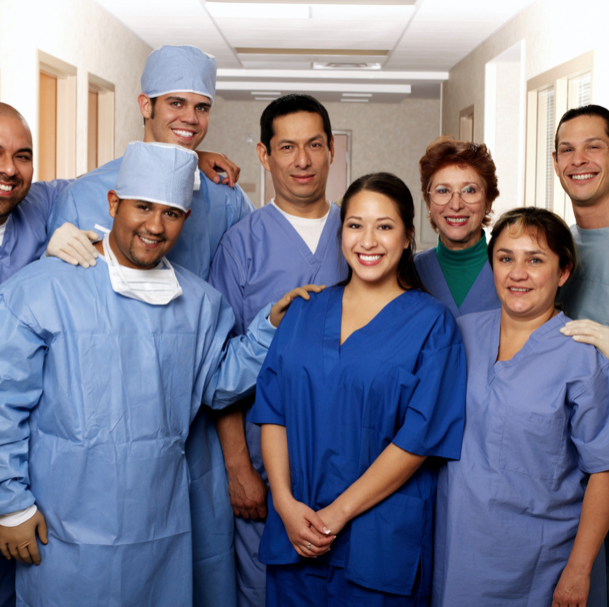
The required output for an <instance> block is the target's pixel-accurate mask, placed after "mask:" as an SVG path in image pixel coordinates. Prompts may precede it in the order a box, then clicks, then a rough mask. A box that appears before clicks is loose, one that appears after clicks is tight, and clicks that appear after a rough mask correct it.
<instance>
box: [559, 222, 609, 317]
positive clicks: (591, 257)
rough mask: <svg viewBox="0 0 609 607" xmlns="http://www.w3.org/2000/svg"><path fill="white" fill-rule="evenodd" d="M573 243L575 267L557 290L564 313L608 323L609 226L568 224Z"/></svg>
mask: <svg viewBox="0 0 609 607" xmlns="http://www.w3.org/2000/svg"><path fill="white" fill-rule="evenodd" d="M571 233H572V234H573V239H574V240H575V244H576V245H577V267H576V269H575V272H574V274H573V276H572V277H571V278H570V279H569V280H568V281H567V284H566V285H565V286H564V287H562V288H561V289H560V290H559V292H558V301H560V302H561V303H562V304H563V307H564V311H565V313H566V314H567V316H570V317H571V318H573V319H584V318H589V319H590V320H594V321H596V322H599V323H602V324H603V325H609V228H600V229H598V230H583V229H582V228H578V227H577V226H576V225H574V226H572V227H571Z"/></svg>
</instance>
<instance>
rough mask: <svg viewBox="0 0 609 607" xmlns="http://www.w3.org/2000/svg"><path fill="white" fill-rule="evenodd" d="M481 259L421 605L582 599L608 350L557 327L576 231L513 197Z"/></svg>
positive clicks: (602, 528) (562, 320)
mask: <svg viewBox="0 0 609 607" xmlns="http://www.w3.org/2000/svg"><path fill="white" fill-rule="evenodd" d="M489 259H490V261H491V264H492V266H493V270H494V282H495V286H496V289H497V294H498V296H499V300H500V301H501V309H500V310H491V311H487V312H481V313H477V314H468V315H466V316H462V317H461V318H460V319H459V321H458V324H459V328H460V330H461V334H462V337H463V342H464V344H465V352H466V357H467V369H468V376H467V405H466V423H465V432H464V435H463V448H462V453H461V460H460V461H452V462H448V463H447V464H446V465H445V466H443V467H442V469H441V470H440V472H439V478H438V494H437V507H436V525H435V535H434V551H435V552H434V576H433V589H432V606H433V607H471V606H472V605H481V606H482V605H484V607H542V606H543V607H550V606H552V607H572V606H578V607H579V606H581V607H583V606H584V605H586V601H587V600H588V599H589V598H590V600H589V601H588V605H591V604H592V600H591V599H592V595H590V597H589V596H588V593H589V590H590V573H591V570H592V564H593V562H594V560H595V557H596V555H597V554H598V552H599V548H600V547H601V545H602V542H603V539H604V537H605V535H606V533H607V530H608V528H609V472H607V471H609V384H608V378H609V372H608V369H609V361H608V360H607V359H606V358H605V357H604V356H603V355H602V354H600V353H599V352H598V351H597V350H596V349H595V348H594V347H593V346H591V345H588V344H583V343H578V342H575V341H574V340H572V339H571V338H570V337H567V336H565V335H563V334H562V333H561V332H560V329H561V328H562V327H563V326H564V325H565V324H566V323H567V322H568V320H569V319H568V318H567V317H565V315H564V314H563V313H562V312H559V311H558V310H557V309H556V308H555V305H554V302H555V298H556V292H557V290H558V288H559V287H560V286H562V285H563V284H565V282H566V281H567V280H568V279H569V276H570V274H571V271H572V269H573V268H574V267H575V264H576V253H575V245H574V243H573V239H572V236H571V232H570V231H569V228H568V227H567V225H566V224H565V223H564V221H562V219H560V218H559V217H558V216H557V215H554V214H553V213H550V212H549V211H546V210H545V209H540V208H535V207H528V208H523V209H514V210H512V211H509V212H508V213H506V214H504V215H503V216H502V217H501V218H500V219H499V221H498V222H497V223H496V224H495V226H494V228H493V232H492V237H491V240H490V243H489Z"/></svg>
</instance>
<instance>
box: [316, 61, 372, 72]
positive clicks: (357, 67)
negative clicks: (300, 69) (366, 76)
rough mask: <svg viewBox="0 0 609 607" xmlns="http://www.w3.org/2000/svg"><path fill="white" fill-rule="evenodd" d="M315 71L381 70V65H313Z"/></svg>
mask: <svg viewBox="0 0 609 607" xmlns="http://www.w3.org/2000/svg"><path fill="white" fill-rule="evenodd" d="M313 69H314V70H380V69H381V64H380V63H317V62H315V63H313Z"/></svg>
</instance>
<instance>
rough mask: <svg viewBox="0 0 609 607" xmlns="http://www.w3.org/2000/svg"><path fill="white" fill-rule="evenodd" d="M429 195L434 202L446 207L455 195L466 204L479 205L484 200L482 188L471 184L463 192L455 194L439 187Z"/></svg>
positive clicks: (457, 191) (456, 191)
mask: <svg viewBox="0 0 609 607" xmlns="http://www.w3.org/2000/svg"><path fill="white" fill-rule="evenodd" d="M427 193H428V194H429V197H430V198H431V201H432V202H434V203H435V204H437V205H439V206H444V205H446V204H448V203H449V202H450V201H451V200H452V199H453V196H454V195H455V194H458V195H459V196H460V197H461V200H462V201H463V202H464V203H465V204H477V203H478V202H480V201H481V200H482V197H483V195H484V190H483V189H482V188H481V187H480V186H477V185H475V184H470V185H466V186H465V187H464V188H462V189H461V190H455V191H454V192H453V191H452V190H449V189H448V188H446V187H444V186H441V185H439V186H438V187H437V188H435V189H434V190H432V191H431V192H427Z"/></svg>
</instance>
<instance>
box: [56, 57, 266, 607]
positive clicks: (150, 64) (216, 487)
mask: <svg viewBox="0 0 609 607" xmlns="http://www.w3.org/2000/svg"><path fill="white" fill-rule="evenodd" d="M215 81H216V62H215V59H214V58H213V57H209V56H208V55H205V54H204V53H202V52H201V51H199V50H198V49H196V48H194V47H190V46H164V47H162V48H161V49H158V50H156V51H154V52H152V53H151V55H150V56H149V58H148V60H147V62H146V67H145V69H144V72H143V74H142V94H141V95H140V96H139V98H138V101H139V103H140V110H141V112H142V115H143V117H144V121H145V127H144V141H147V142H153V141H156V142H164V143H175V144H178V145H181V146H183V147H185V148H187V149H192V150H194V149H196V147H197V146H198V145H199V144H200V143H201V141H202V140H203V137H204V136H205V134H206V132H207V126H208V121H209V118H210V112H211V106H212V104H213V100H214V95H215ZM121 162H122V159H121V158H118V159H116V160H113V161H112V162H109V163H108V164H105V165H104V166H102V167H100V168H98V169H96V170H94V171H92V172H91V173H88V174H87V175H85V176H84V177H81V178H80V179H78V180H77V181H76V182H75V183H74V184H73V185H72V186H71V187H70V188H69V189H68V190H67V191H66V192H64V194H62V197H61V199H60V200H59V202H58V204H57V206H56V209H55V211H54V212H53V214H52V216H51V219H50V229H51V230H54V229H56V228H57V227H59V226H61V225H63V223H64V222H70V223H73V224H74V225H76V226H77V227H79V228H80V229H86V230H93V229H98V230H99V229H100V228H104V229H109V228H110V227H111V225H112V219H111V217H110V216H109V215H108V212H107V208H106V204H105V202H104V201H105V197H106V193H107V192H108V190H110V189H112V188H113V187H114V184H115V183H116V177H117V174H118V171H119V168H120V166H121ZM197 176H198V179H197V181H198V182H200V185H199V184H197V183H195V191H194V193H193V203H192V207H191V209H192V212H191V216H190V217H189V219H188V221H187V222H186V223H185V224H184V229H183V231H182V234H181V236H180V238H179V240H178V242H177V244H176V246H175V247H174V248H173V249H172V250H171V252H170V253H169V254H168V259H169V260H170V261H172V262H175V263H178V264H180V265H182V266H183V267H185V268H186V269H187V270H190V271H191V272H193V273H194V274H196V275H197V276H198V277H199V278H202V279H203V280H207V277H208V274H209V267H210V264H211V261H212V259H213V256H214V254H215V251H216V249H217V247H218V243H219V242H220V239H221V238H222V236H223V234H224V233H225V232H226V230H227V229H228V228H230V227H231V226H232V225H234V224H235V223H237V222H238V221H239V220H240V219H242V218H243V217H245V216H247V215H249V214H250V213H251V212H252V210H253V208H254V207H253V205H252V204H251V202H250V201H249V200H248V198H247V196H246V195H245V194H244V193H243V191H242V190H241V189H240V188H239V187H238V186H236V187H235V188H234V189H233V188H230V187H228V186H227V185H221V184H216V183H213V182H212V181H210V180H209V179H207V178H206V177H205V176H204V175H203V173H202V172H200V171H198V172H197ZM96 226H98V227H97V228H96ZM212 435H213V436H214V441H215V440H216V438H215V436H216V429H215V427H214V424H213V422H212V420H211V418H210V416H209V413H208V412H207V411H206V410H204V409H201V411H200V412H199V414H198V415H197V417H196V418H195V420H194V422H193V426H192V428H191V430H190V439H189V441H188V443H187V445H186V451H187V459H188V463H189V470H190V477H191V501H192V516H193V521H192V523H193V535H194V537H195V538H197V537H199V538H200V540H199V541H195V543H194V553H193V559H194V563H195V573H194V587H195V594H194V604H195V606H196V607H218V606H219V605H221V606H222V607H234V605H235V604H236V591H235V580H234V555H233V522H232V510H231V507H230V501H229V498H228V489H227V479H226V472H225V469H224V462H223V459H222V454H221V452H220V451H217V452H216V451H215V450H209V449H208V448H207V447H206V446H205V445H206V444H207V441H208V439H209V437H210V436H212ZM212 495H213V496H214V498H215V502H214V511H213V517H211V518H210V512H209V510H208V508H207V504H208V502H209V498H210V496H212ZM212 519H213V520H214V521H215V527H214V526H213V525H211V523H210V521H211V520H212ZM210 533H211V539H212V540H213V541H207V539H206V538H209V537H210ZM231 576H232V577H231ZM221 582H222V584H223V586H224V588H225V591H224V592H223V599H222V603H221V604H220V603H214V602H213V601H212V600H211V599H210V598H209V596H208V594H207V589H208V588H209V587H210V586H215V587H217V586H218V585H219V584H220V583H221Z"/></svg>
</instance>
